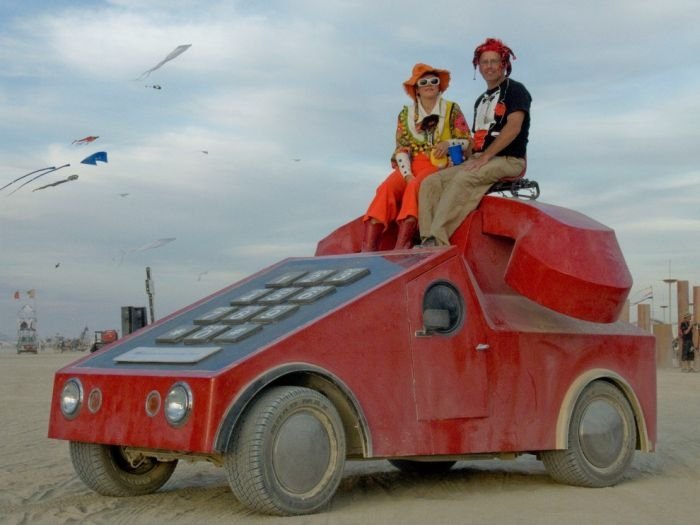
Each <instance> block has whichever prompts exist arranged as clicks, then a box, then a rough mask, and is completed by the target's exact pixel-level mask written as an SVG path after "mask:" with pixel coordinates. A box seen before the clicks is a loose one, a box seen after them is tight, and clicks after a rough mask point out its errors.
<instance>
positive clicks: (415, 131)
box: [362, 63, 470, 252]
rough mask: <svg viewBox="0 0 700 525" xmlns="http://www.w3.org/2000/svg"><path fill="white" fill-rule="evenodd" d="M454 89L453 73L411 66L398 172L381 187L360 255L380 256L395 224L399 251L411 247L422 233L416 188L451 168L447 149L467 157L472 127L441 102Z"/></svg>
mask: <svg viewBox="0 0 700 525" xmlns="http://www.w3.org/2000/svg"><path fill="white" fill-rule="evenodd" d="M449 85H450V72H449V71H447V70H445V69H438V68H434V67H432V66H429V65H428V64H421V63H419V64H416V65H415V66H413V72H412V73H411V78H409V79H408V80H406V81H405V82H404V83H403V87H404V90H405V91H406V93H407V94H408V96H409V97H410V98H411V99H412V100H413V103H412V104H409V105H407V106H404V107H403V109H402V110H401V112H400V113H399V118H398V123H397V126H396V149H395V150H394V154H393V156H392V158H391V164H392V167H393V168H394V171H392V172H391V173H390V174H389V176H388V177H387V178H386V180H385V181H384V182H383V183H382V184H381V185H380V186H379V187H378V188H377V192H376V195H375V197H374V200H372V202H371V204H370V205H369V208H368V209H367V213H366V214H365V216H364V217H363V220H364V237H363V240H362V251H363V252H367V251H376V250H377V249H378V247H379V243H380V240H381V234H382V233H383V232H384V231H385V230H386V228H387V226H388V225H389V224H390V223H391V222H392V221H396V222H397V223H398V225H399V232H398V236H397V240H396V246H395V248H396V249H402V248H410V247H411V246H413V239H414V237H415V235H416V233H417V230H418V224H417V222H416V220H417V217H418V187H419V185H420V184H421V182H422V181H423V179H425V177H427V176H428V175H430V174H432V173H435V172H436V171H438V170H439V169H441V168H444V167H446V166H447V165H448V156H447V149H448V148H449V147H450V146H453V145H457V144H459V145H461V146H462V150H463V151H464V153H465V154H467V155H468V153H469V149H470V140H469V139H470V137H469V125H468V124H467V121H466V119H465V118H464V115H463V114H462V110H461V109H460V108H459V105H457V104H456V103H455V102H451V101H449V100H446V99H444V98H442V94H443V93H444V92H445V91H446V90H447V88H448V86H449Z"/></svg>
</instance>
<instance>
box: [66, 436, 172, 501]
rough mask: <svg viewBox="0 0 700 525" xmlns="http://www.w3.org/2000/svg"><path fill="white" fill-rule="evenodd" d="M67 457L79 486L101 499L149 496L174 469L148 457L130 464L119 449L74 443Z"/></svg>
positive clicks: (166, 462)
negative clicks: (79, 481)
mask: <svg viewBox="0 0 700 525" xmlns="http://www.w3.org/2000/svg"><path fill="white" fill-rule="evenodd" d="M70 457H71V461H72V462H73V468H74V469H75V472H76V473H77V474H78V477H79V478H80V479H81V480H82V481H83V483H85V484H86V485H87V486H88V487H90V488H91V489H92V490H94V491H95V492H97V493H98V494H102V495H103V496H141V495H144V494H151V493H152V492H155V491H156V490H158V489H159V488H160V487H162V486H163V485H164V484H165V482H166V481H168V480H169V479H170V476H172V474H173V471H174V470H175V467H176V465H177V461H158V460H157V459H154V458H148V457H141V458H140V459H139V461H138V462H137V463H135V464H134V463H133V462H130V461H129V459H128V458H127V456H126V455H125V454H124V449H123V448H122V447H119V446H113V445H99V444H96V443H79V442H77V441H71V442H70Z"/></svg>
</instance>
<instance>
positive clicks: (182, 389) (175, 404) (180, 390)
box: [165, 383, 192, 427]
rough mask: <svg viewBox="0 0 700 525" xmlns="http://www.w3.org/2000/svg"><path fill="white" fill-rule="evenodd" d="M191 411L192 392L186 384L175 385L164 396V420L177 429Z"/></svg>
mask: <svg viewBox="0 0 700 525" xmlns="http://www.w3.org/2000/svg"><path fill="white" fill-rule="evenodd" d="M191 411H192V390H191V389H190V387H189V386H188V385H187V383H175V384H174V385H173V386H172V387H171V388H170V391H169V392H168V395H167V396H165V419H167V420H168V423H170V424H171V425H173V426H175V427H177V426H180V425H182V424H183V423H184V422H185V421H186V420H187V417H188V416H189V415H190V412H191Z"/></svg>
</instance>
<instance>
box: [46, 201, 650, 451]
mask: <svg viewBox="0 0 700 525" xmlns="http://www.w3.org/2000/svg"><path fill="white" fill-rule="evenodd" d="M361 227H362V225H361V221H360V220H359V219H358V220H356V221H353V222H351V223H349V224H347V225H345V226H344V227H341V228H339V229H338V230H336V231H335V232H334V233H332V234H331V235H329V236H328V237H327V238H325V239H324V240H322V241H321V242H320V243H319V245H318V251H317V254H316V256H314V257H307V258H291V259H286V260H283V261H281V262H280V263H278V264H275V265H273V266H271V267H269V268H266V269H264V270H262V271H260V272H258V273H256V274H254V275H252V276H250V277H249V278H247V279H245V280H243V281H241V282H238V283H236V284H234V285H232V286H230V287H228V288H225V289H223V290H221V291H219V292H217V293H215V294H213V295H211V296H209V297H207V298H204V299H202V300H200V301H198V302H197V303H195V304H193V305H191V306H189V307H187V308H185V309H183V310H181V311H179V312H176V313H174V314H172V315H170V316H169V317H167V318H165V319H162V320H160V321H158V322H157V323H155V324H152V325H150V326H147V327H145V328H143V329H141V330H139V331H138V332H136V333H134V334H131V335H128V336H126V337H124V338H122V339H120V340H119V341H117V342H116V343H113V344H111V345H109V346H107V347H105V348H103V349H101V350H100V351H98V352H96V353H95V354H92V355H89V356H86V357H85V358H83V359H81V360H79V361H77V362H75V363H73V364H71V365H69V366H66V367H65V368H63V369H61V370H59V371H58V372H57V373H56V375H55V381H54V390H53V400H52V409H51V415H50V422H49V437H51V438H56V439H64V440H70V441H72V442H83V443H96V444H103V445H118V446H120V447H132V448H135V449H138V450H140V451H142V452H143V453H145V454H148V453H149V451H152V452H151V453H152V454H153V455H160V457H168V455H172V457H181V456H190V457H195V456H203V457H207V458H209V459H211V460H213V461H214V462H218V463H220V462H221V458H222V456H224V455H225V454H226V451H227V446H228V443H229V439H230V437H231V435H232V433H233V429H234V428H235V427H236V425H237V423H238V421H239V419H240V416H241V414H242V413H244V412H245V411H246V409H247V407H249V406H250V405H251V403H252V402H253V401H254V400H255V399H257V398H258V396H260V395H261V393H262V392H264V391H265V390H266V389H268V388H270V387H271V386H279V385H297V386H303V387H305V388H311V389H313V390H316V391H318V392H320V393H322V394H323V395H324V396H326V397H327V398H328V399H329V400H330V401H331V403H332V404H333V405H334V406H335V408H336V409H337V411H338V413H339V415H340V417H341V419H342V423H343V429H344V432H345V439H346V456H347V457H348V458H414V459H422V460H426V459H429V458H430V457H435V456H438V457H442V458H459V459H461V458H467V457H468V456H469V455H472V454H476V455H490V456H499V455H504V456H508V455H510V454H515V455H517V454H519V453H524V452H527V453H539V451H548V450H557V449H560V450H561V449H566V448H567V447H568V446H569V438H570V434H569V427H570V420H571V417H572V412H573V410H574V405H575V403H576V400H577V399H578V397H579V395H580V394H581V392H582V391H583V390H584V389H585V388H586V387H587V386H588V385H589V384H591V383H592V382H594V381H600V380H602V381H605V382H607V383H609V384H612V385H614V386H615V387H617V388H618V389H619V390H620V391H621V392H622V393H623V395H624V397H625V398H626V399H627V401H628V403H629V405H630V407H631V409H632V412H633V414H634V421H635V425H636V433H637V435H636V437H635V446H636V448H637V449H640V450H644V451H653V450H654V446H655V442H656V371H655V347H654V338H653V337H652V336H651V335H650V334H648V333H646V332H643V331H641V330H639V329H638V328H636V327H635V326H633V325H631V324H629V323H627V322H624V321H618V320H617V319H618V318H619V315H620V312H621V310H622V308H623V307H624V306H625V300H626V297H627V294H628V292H629V290H630V287H631V284H632V280H631V277H630V274H629V272H628V270H627V266H626V264H625V262H624V258H623V257H622V254H621V251H620V249H619V246H618V244H617V240H616V239H615V235H614V233H613V231H612V230H610V229H609V228H607V227H605V226H603V225H601V224H600V223H597V222H596V221H594V220H592V219H590V218H588V217H586V216H583V215H581V214H579V213H576V212H573V211H570V210H566V209H563V208H559V207H555V206H549V205H545V204H540V203H535V202H523V201H519V200H515V199H503V198H499V197H486V198H484V200H483V201H482V203H481V206H480V208H479V209H478V210H477V211H476V212H474V213H472V214H471V215H470V216H469V217H468V218H467V220H466V221H465V222H464V224H462V226H461V227H460V229H459V230H458V231H457V232H456V233H455V235H454V236H453V238H452V243H453V246H450V247H448V248H434V249H422V250H415V249H414V250H404V251H382V252H376V253H356V252H357V251H358V250H359V243H360V240H361ZM387 242H388V243H389V242H390V240H389V241H387ZM325 271H328V272H331V273H330V274H329V276H327V277H326V278H321V279H320V280H318V279H317V280H316V281H313V279H311V282H310V283H306V284H304V283H303V282H302V283H301V285H300V286H299V282H300V281H299V279H302V280H303V278H304V276H307V277H308V276H312V277H313V276H318V275H322V274H323V272H325ZM343 271H349V274H353V272H354V274H353V275H351V279H349V280H347V282H344V283H340V282H338V283H336V284H333V283H332V280H331V281H329V279H330V278H331V277H332V276H333V275H334V274H335V275H340V274H341V273H342V272H343ZM315 272H320V273H315ZM295 275H301V276H302V277H298V278H297V280H296V281H295V280H294V279H292V277H294V276H295ZM285 279H286V280H287V281H284V280H285ZM276 281H280V282H276ZM329 282H330V283H331V284H329ZM280 283H281V285H280ZM324 286H325V287H331V288H333V289H332V290H330V289H329V288H325V289H323V290H321V292H323V293H325V295H322V296H321V297H317V298H314V299H313V301H311V302H306V303H304V302H299V301H297V302H292V301H293V299H294V294H292V295H288V296H287V298H286V299H285V298H283V299H282V300H281V301H278V302H270V304H269V305H268V307H267V308H268V310H269V309H270V308H274V305H277V306H279V305H287V306H289V309H288V310H289V311H287V312H282V314H281V315H280V317H279V318H276V320H273V321H270V320H264V319H263V320H258V321H257V323H258V324H259V325H260V327H261V328H258V327H257V325H256V324H255V322H253V323H249V324H250V326H251V330H253V331H254V333H252V335H248V336H246V337H245V338H243V339H241V340H240V341H237V342H232V343H228V342H222V341H221V335H219V336H211V337H204V338H203V339H200V340H197V339H196V338H195V339H194V342H193V341H192V340H191V341H189V342H183V340H179V341H178V340H176V339H177V338H172V337H171V342H162V341H163V340H165V339H168V337H169V336H168V334H169V333H172V331H173V330H174V329H176V328H178V327H184V328H183V330H185V329H186V328H187V327H188V326H189V327H190V328H191V329H194V328H195V327H200V328H202V329H203V328H206V327H211V326H221V325H222V321H221V319H219V320H217V321H213V322H210V318H211V319H213V318H215V317H216V315H218V314H220V313H222V312H226V311H227V310H226V308H228V307H229V306H231V307H232V308H234V309H235V310H232V312H234V313H235V311H240V310H241V309H242V308H245V305H244V304H237V305H236V304H233V305H232V303H236V300H237V298H240V297H242V296H245V295H246V294H248V293H250V292H255V291H257V290H261V289H269V290H271V292H270V293H274V292H277V291H279V290H288V289H289V288H299V289H300V290H297V292H296V293H300V292H303V291H305V290H309V287H316V288H314V290H317V289H318V288H323V287H324ZM434 286H438V288H439V289H440V293H437V292H436V297H437V298H436V297H432V296H431V297H429V298H427V297H428V295H429V290H430V289H431V287H434ZM329 290H330V291H329ZM321 292H319V294H320V293H321ZM443 292H446V293H447V295H448V296H449V297H448V299H447V303H446V305H443V304H437V309H441V307H442V310H444V311H447V312H448V313H449V314H450V323H451V324H450V326H449V327H448V328H443V329H442V330H433V331H430V330H426V328H425V319H424V316H425V311H426V308H427V307H430V306H431V304H427V303H426V301H427V302H430V301H433V303H435V301H437V303H440V301H442V300H443V299H444V297H443V295H444V293H443ZM431 293H432V292H431ZM280 295H284V292H283V293H281V294H280ZM262 297H264V295H263V296H262ZM259 301H260V298H259V299H257V300H255V301H253V302H252V303H249V304H259ZM433 306H434V305H433ZM216 309H222V310H217V311H216V312H215V314H211V315H209V314H210V312H212V311H214V310H216ZM278 310H284V308H281V309H278ZM229 314H230V312H229ZM208 315H209V317H207V316H208ZM223 324H225V323H223ZM226 326H229V325H226ZM230 326H238V327H240V324H238V325H234V324H232V325H230ZM230 326H229V328H230ZM217 330H220V329H212V331H211V333H212V334H213V333H214V332H217ZM190 337H192V336H190ZM217 337H219V340H217ZM159 339H160V342H159ZM202 348H204V349H205V350H202V352H203V354H204V353H206V352H211V353H210V354H207V355H206V356H204V357H201V356H198V355H193V354H194V353H196V352H198V351H200V350H201V349H202ZM130 356H131V357H130ZM200 357H201V358H200ZM71 378H77V379H79V381H80V383H81V385H82V389H83V395H84V400H83V401H84V402H83V405H84V406H81V407H80V409H79V410H78V411H77V414H75V415H71V416H70V417H67V416H65V415H64V414H63V413H62V411H61V409H60V403H61V396H62V389H63V388H64V385H65V384H66V381H68V380H69V379H71ZM183 381H184V382H186V383H187V385H189V388H190V389H191V394H192V399H193V402H192V407H191V413H190V414H189V415H188V417H187V419H186V421H184V423H182V424H180V425H178V426H173V425H171V424H170V423H169V422H168V421H167V420H166V418H165V417H163V410H162V409H161V408H160V406H158V407H156V405H157V404H158V403H156V402H155V401H153V400H151V402H152V404H151V406H150V412H151V414H149V413H148V410H147V408H149V407H148V403H149V401H147V399H148V398H149V395H152V396H154V395H155V394H152V393H153V392H156V393H157V395H155V397H157V398H158V401H159V400H161V399H165V397H166V395H167V393H168V390H169V389H170V388H171V387H172V386H173V384H175V383H177V382H183ZM94 391H98V392H99V400H95V399H93V404H92V405H90V402H89V400H90V396H91V395H95V396H96V397H97V394H91V393H92V392H94ZM154 408H158V409H159V410H156V411H155V414H153V413H152V412H153V411H154V410H153V409H154Z"/></svg>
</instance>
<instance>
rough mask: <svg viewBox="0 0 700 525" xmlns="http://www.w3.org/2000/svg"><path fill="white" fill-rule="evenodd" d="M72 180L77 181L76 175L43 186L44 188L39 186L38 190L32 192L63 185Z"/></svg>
mask: <svg viewBox="0 0 700 525" xmlns="http://www.w3.org/2000/svg"><path fill="white" fill-rule="evenodd" d="M72 180H78V176H77V175H76V174H73V175H70V176H68V178H66V179H63V180H59V181H56V182H52V183H51V184H45V185H44V186H39V187H38V188H34V189H33V190H32V191H33V192H34V191H39V190H43V189H44V188H51V187H52V186H58V185H59V184H63V183H65V182H70V181H72Z"/></svg>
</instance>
